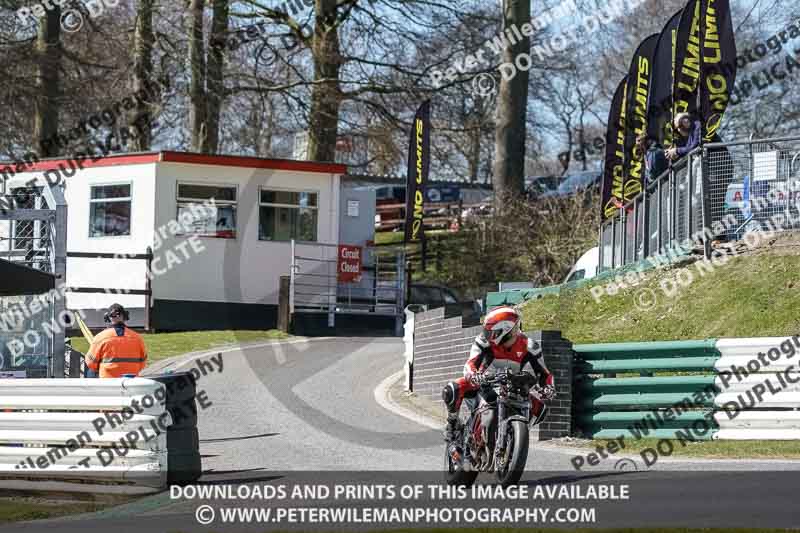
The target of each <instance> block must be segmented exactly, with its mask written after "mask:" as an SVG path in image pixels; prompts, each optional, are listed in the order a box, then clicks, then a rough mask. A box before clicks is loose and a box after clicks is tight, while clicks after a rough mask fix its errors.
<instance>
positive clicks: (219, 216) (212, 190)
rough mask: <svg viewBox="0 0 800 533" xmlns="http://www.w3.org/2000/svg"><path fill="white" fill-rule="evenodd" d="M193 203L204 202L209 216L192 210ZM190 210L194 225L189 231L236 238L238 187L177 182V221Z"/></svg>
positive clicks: (206, 235) (223, 237)
mask: <svg viewBox="0 0 800 533" xmlns="http://www.w3.org/2000/svg"><path fill="white" fill-rule="evenodd" d="M193 204H195V205H196V204H201V205H205V206H206V209H205V212H206V213H208V215H207V216H205V217H202V216H199V215H198V211H197V210H194V211H193V210H192V205H193ZM185 212H188V213H189V214H190V215H191V216H189V217H188V219H189V220H191V221H192V222H191V224H190V225H189V227H188V228H187V231H186V234H190V235H199V236H201V237H217V238H220V239H235V238H236V186H235V185H197V184H194V183H178V220H183V219H182V218H181V215H182V214H183V213H185Z"/></svg>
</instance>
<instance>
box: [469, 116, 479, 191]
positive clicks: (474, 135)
mask: <svg viewBox="0 0 800 533" xmlns="http://www.w3.org/2000/svg"><path fill="white" fill-rule="evenodd" d="M469 135H470V147H469V181H470V183H478V173H479V172H480V167H481V123H480V121H479V120H475V121H472V129H471V130H470V132H469Z"/></svg>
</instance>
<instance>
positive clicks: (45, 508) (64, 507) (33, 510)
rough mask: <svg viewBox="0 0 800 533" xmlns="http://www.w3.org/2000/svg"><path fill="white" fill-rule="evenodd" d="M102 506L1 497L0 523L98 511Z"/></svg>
mask: <svg viewBox="0 0 800 533" xmlns="http://www.w3.org/2000/svg"><path fill="white" fill-rule="evenodd" d="M102 507H103V506H102V505H98V504H92V503H76V502H59V503H46V502H29V501H20V500H17V499H0V524H7V523H10V522H23V521H26V520H42V519H45V518H55V517H58V516H65V515H70V514H79V513H89V512H94V511H97V510H99V509H101V508H102Z"/></svg>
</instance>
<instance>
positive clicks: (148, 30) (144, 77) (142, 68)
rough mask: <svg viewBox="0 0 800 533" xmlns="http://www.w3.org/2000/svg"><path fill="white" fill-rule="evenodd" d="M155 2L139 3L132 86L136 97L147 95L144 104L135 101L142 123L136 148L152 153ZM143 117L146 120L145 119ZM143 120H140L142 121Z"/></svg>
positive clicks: (139, 150) (137, 119) (137, 114)
mask: <svg viewBox="0 0 800 533" xmlns="http://www.w3.org/2000/svg"><path fill="white" fill-rule="evenodd" d="M154 2H155V0H139V9H138V13H137V14H136V36H135V41H134V52H133V76H134V80H133V86H134V91H135V92H136V94H137V95H146V97H145V101H143V100H141V99H138V100H136V119H135V121H134V124H141V125H142V127H141V128H139V129H138V132H137V133H138V136H137V137H136V138H135V139H134V141H133V149H134V151H137V152H146V151H148V150H150V145H151V144H152V142H153V134H152V131H151V129H150V124H151V122H152V121H153V119H154V118H155V117H154V116H153V114H154V113H155V109H156V106H155V96H156V95H155V92H156V91H155V83H153V44H154V43H155V36H154V35H153V4H154ZM142 117H144V118H142ZM140 119H141V121H140Z"/></svg>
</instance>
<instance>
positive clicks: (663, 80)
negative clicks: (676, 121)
mask: <svg viewBox="0 0 800 533" xmlns="http://www.w3.org/2000/svg"><path fill="white" fill-rule="evenodd" d="M681 13H682V11H678V12H677V13H675V14H674V15H672V18H670V19H669V22H667V24H666V25H665V26H664V29H663V30H661V35H659V36H658V43H657V44H656V54H655V64H654V65H653V77H652V78H651V89H650V103H649V104H648V108H649V110H650V115H649V117H648V119H647V131H648V134H649V135H650V136H651V137H653V138H655V139H656V141H657V142H658V144H660V145H661V146H670V145H671V144H672V73H673V72H674V63H675V41H676V38H677V33H678V23H680V21H681Z"/></svg>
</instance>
